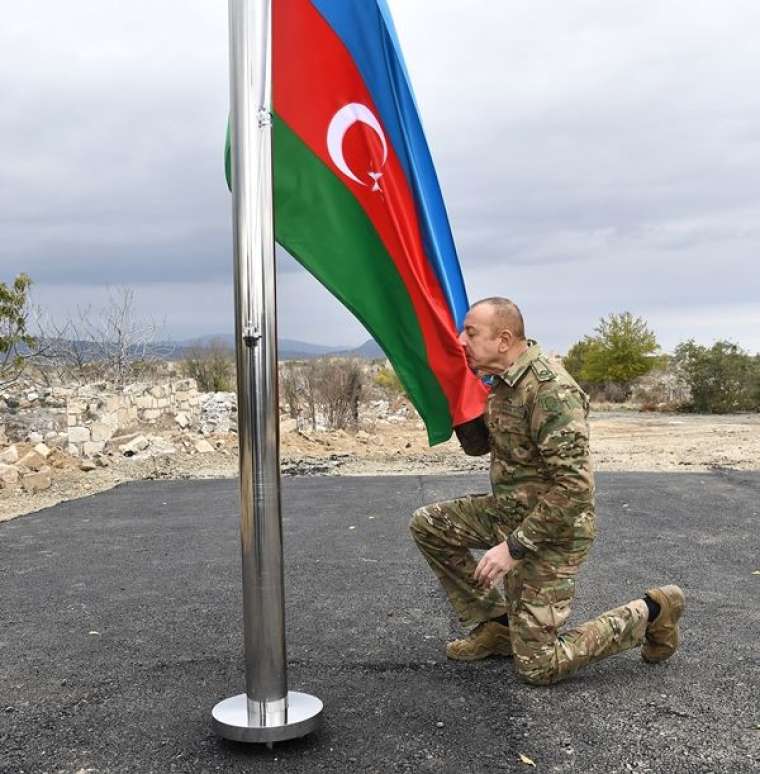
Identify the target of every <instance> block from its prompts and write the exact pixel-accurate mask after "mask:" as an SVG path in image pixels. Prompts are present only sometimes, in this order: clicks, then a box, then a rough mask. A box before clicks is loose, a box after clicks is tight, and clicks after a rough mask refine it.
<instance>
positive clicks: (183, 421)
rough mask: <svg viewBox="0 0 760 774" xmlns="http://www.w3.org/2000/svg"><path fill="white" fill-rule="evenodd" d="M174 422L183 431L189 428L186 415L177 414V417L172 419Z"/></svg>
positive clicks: (188, 420)
mask: <svg viewBox="0 0 760 774" xmlns="http://www.w3.org/2000/svg"><path fill="white" fill-rule="evenodd" d="M174 421H175V422H176V423H177V424H178V425H179V426H180V427H181V428H182V429H183V430H184V429H185V428H186V427H189V426H190V419H189V418H188V416H187V414H185V413H184V412H180V413H179V414H177V416H175V417H174Z"/></svg>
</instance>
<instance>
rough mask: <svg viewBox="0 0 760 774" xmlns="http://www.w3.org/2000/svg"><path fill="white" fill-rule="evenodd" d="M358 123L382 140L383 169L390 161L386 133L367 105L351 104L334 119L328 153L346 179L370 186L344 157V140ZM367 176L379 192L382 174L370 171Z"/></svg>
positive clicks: (342, 109) (330, 128)
mask: <svg viewBox="0 0 760 774" xmlns="http://www.w3.org/2000/svg"><path fill="white" fill-rule="evenodd" d="M357 122H360V123H362V124H366V125H367V126H369V127H370V129H372V130H373V131H374V132H375V134H377V136H378V137H379V138H380V142H381V143H382V146H383V160H382V162H381V163H380V166H381V167H382V166H383V165H384V164H385V162H386V160H387V159H388V144H387V143H386V141H385V133H384V132H383V128H382V126H380V122H379V121H378V120H377V117H376V116H375V114H374V113H373V112H372V111H371V110H370V109H369V108H368V107H367V106H366V105H362V104H361V103H359V102H349V103H348V104H347V105H344V106H343V107H342V108H341V109H340V110H338V112H337V113H336V114H335V115H334V116H333V117H332V119H331V121H330V125H329V126H328V127H327V152H328V153H329V154H330V158H331V159H332V162H333V164H335V166H336V167H337V168H338V169H339V170H340V171H341V172H342V173H343V174H344V175H345V176H346V177H348V178H350V179H351V180H353V181H354V182H356V183H359V185H369V183H365V182H364V181H363V180H361V179H360V178H359V177H357V175H355V174H354V172H353V170H352V169H351V167H349V166H348V164H347V162H346V159H345V157H344V155H343V138H344V137H345V136H346V132H347V131H348V130H349V129H350V128H351V127H352V126H353V125H354V124H355V123H357ZM367 174H368V176H369V177H370V178H371V179H372V181H373V186H372V190H373V191H379V190H380V186H379V185H378V182H377V181H378V180H379V179H380V177H381V176H382V172H372V171H368V172H367Z"/></svg>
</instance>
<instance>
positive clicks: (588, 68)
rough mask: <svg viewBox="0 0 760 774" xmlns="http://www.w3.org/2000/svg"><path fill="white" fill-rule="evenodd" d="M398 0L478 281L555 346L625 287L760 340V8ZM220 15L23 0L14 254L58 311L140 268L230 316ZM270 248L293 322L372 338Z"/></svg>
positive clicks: (5, 177)
mask: <svg viewBox="0 0 760 774" xmlns="http://www.w3.org/2000/svg"><path fill="white" fill-rule="evenodd" d="M391 7H392V10H393V12H394V14H395V20H396V26H397V29H398V32H399V36H400V39H401V42H402V46H403V48H404V52H405V56H406V59H407V64H408V67H409V70H410V73H411V76H412V79H413V82H414V87H415V91H416V95H417V100H418V103H419V105H420V108H421V111H422V115H423V122H424V124H425V127H426V131H427V134H428V139H429V141H430V144H431V148H432V151H433V155H434V158H435V160H436V165H437V169H438V173H439V177H440V180H441V184H442V187H443V190H444V195H445V198H446V201H447V205H448V209H449V213H450V218H451V222H452V227H453V230H454V235H455V239H456V242H457V245H458V248H459V252H460V258H461V262H462V267H463V271H464V273H465V277H466V280H467V282H468V287H469V290H470V295H471V297H472V298H476V297H478V296H482V295H490V294H492V293H493V292H494V291H499V290H500V289H501V290H502V292H504V293H505V294H509V295H511V296H513V297H514V298H515V299H516V300H517V301H518V302H519V303H521V305H522V306H523V307H524V309H525V311H526V314H527V315H528V317H529V320H533V321H534V323H533V326H532V328H533V330H535V331H536V332H537V334H539V335H540V336H541V337H542V338H543V339H545V340H546V341H547V343H548V344H549V345H551V346H552V347H553V348H556V349H562V348H564V347H566V346H567V345H569V344H570V343H572V341H573V340H576V339H578V338H580V337H581V336H582V335H584V334H585V333H588V332H590V330H591V328H592V327H593V326H594V325H595V324H596V321H597V320H598V317H600V316H601V315H603V314H607V313H609V312H610V311H622V310H624V309H630V310H631V311H633V312H635V313H637V314H644V315H645V316H647V318H648V319H650V321H651V322H652V324H653V326H655V330H657V332H658V335H659V336H660V339H661V341H662V342H663V344H664V346H668V347H670V346H673V345H674V344H675V343H677V341H678V340H680V339H682V338H685V337H687V336H690V335H695V336H697V337H698V338H699V337H702V338H703V339H704V340H705V341H706V342H709V341H710V340H712V339H714V338H718V337H725V336H731V337H733V338H735V339H738V340H739V341H740V343H743V344H744V346H746V347H749V348H752V349H757V350H760V326H758V324H757V322H758V319H757V309H758V308H759V307H760V279H759V278H758V277H760V272H753V271H751V267H752V266H753V265H754V263H755V262H756V254H757V245H758V242H759V241H760V226H758V225H757V224H758V223H760V219H759V218H758V215H760V204H758V202H760V179H759V178H758V175H757V169H758V168H759V167H760V94H758V91H757V89H756V88H755V84H756V83H757V82H758V81H760V58H758V57H757V54H756V40H755V38H756V34H755V32H756V30H757V29H758V25H759V24H760V6H757V4H756V3H754V2H749V0H734V2H732V3H730V4H727V5H726V4H724V5H722V6H721V7H718V6H717V5H716V4H714V3H712V2H708V1H707V0H702V1H701V2H699V1H696V2H694V1H693V2H684V1H683V0H669V1H668V2H665V3H654V2H650V3H644V4H642V3H640V2H632V1H631V0H620V1H619V2H615V3H610V2H608V0H571V1H569V2H564V3H556V2H550V1H549V0H535V2H532V3H518V2H511V1H510V2H500V3H494V2H490V0H480V1H479V2H470V3H461V2H454V0H439V1H438V2H437V3H436V13H435V14H431V13H430V3H429V2H427V0H391ZM226 25H227V20H226V8H225V6H224V5H223V4H218V3H207V2H201V0H188V1H187V2H171V3H159V4H156V3H147V2H137V1H136V2H132V3H128V4H126V3H121V2H116V0H111V1H110V2H99V3H86V2H82V1H81V0H80V1H79V2H77V1H76V0H72V2H69V3H66V4H65V5H62V4H59V3H53V2H50V1H48V2H38V3H34V4H15V5H14V6H13V7H12V8H10V9H8V10H7V11H6V13H5V17H4V27H3V31H2V32H0V36H1V38H0V92H1V93H2V94H3V103H2V105H1V106H0V148H2V164H0V228H1V229H2V235H3V238H2V240H1V242H0V278H2V279H8V278H10V277H11V276H12V275H13V274H14V273H15V272H17V271H21V270H24V271H27V272H28V273H30V274H31V275H32V277H33V278H34V279H35V282H36V291H35V292H36V296H37V298H38V300H40V301H43V300H44V301H45V302H46V303H48V304H49V305H50V306H51V307H52V308H55V309H59V308H60V309H61V310H63V308H64V306H66V304H69V305H74V304H75V303H81V301H82V300H83V299H96V298H97V297H98V294H100V296H101V298H104V297H105V292H104V290H103V288H104V286H105V285H106V284H112V285H119V284H122V285H123V284H131V285H134V286H135V287H136V289H137V295H138V299H142V300H141V304H142V308H144V309H145V310H146V311H151V310H153V309H154V308H155V309H156V310H160V312H161V314H162V315H163V314H165V316H166V320H167V328H168V329H169V331H170V332H174V333H175V334H176V335H178V336H186V335H193V334H194V333H198V334H201V333H210V332H213V331H216V330H223V329H227V330H229V329H230V328H231V327H232V315H231V312H230V304H229V299H230V298H231V296H230V294H231V289H230V285H231V255H230V249H231V233H230V232H231V225H230V209H229V204H230V202H229V194H228V192H227V190H226V186H225V183H224V178H223V174H222V149H223V139H224V129H225V123H226V114H227V108H228V82H227V68H228V64H227V27H226ZM279 267H280V272H281V277H280V321H281V322H280V328H281V332H283V335H287V336H288V337H291V338H303V339H307V340H312V341H322V342H325V343H339V344H344V343H345V344H351V343H358V342H359V341H361V340H362V338H363V337H364V332H363V331H362V329H361V326H360V325H359V324H358V323H356V322H355V321H353V320H352V318H351V317H350V316H349V315H348V313H346V312H345V311H344V310H342V309H341V308H340V307H339V305H338V303H337V302H336V301H334V300H333V299H332V298H331V297H329V296H328V295H327V294H326V293H325V292H324V291H323V290H322V289H321V288H320V287H319V286H318V285H317V284H316V283H315V282H314V281H313V280H312V279H311V278H310V277H308V276H306V275H304V273H303V271H302V270H301V269H300V267H299V266H298V265H297V264H296V263H295V262H294V261H293V260H292V259H291V258H289V257H288V256H285V255H284V254H282V253H281V254H280V257H279ZM225 299H227V300H225ZM61 313H62V312H61Z"/></svg>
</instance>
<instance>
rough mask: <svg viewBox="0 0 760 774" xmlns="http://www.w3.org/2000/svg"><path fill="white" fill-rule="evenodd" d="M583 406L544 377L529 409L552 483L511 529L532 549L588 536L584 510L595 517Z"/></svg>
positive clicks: (567, 390)
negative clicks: (523, 517) (515, 526)
mask: <svg viewBox="0 0 760 774" xmlns="http://www.w3.org/2000/svg"><path fill="white" fill-rule="evenodd" d="M586 414H587V406H586V405H584V402H583V400H582V399H581V397H580V396H579V395H578V394H577V393H576V392H575V391H574V390H572V389H571V388H568V387H567V386H566V385H562V384H559V383H557V382H556V381H551V382H545V383H543V384H542V385H541V386H540V388H539V390H538V393H537V395H536V399H535V404H534V406H533V409H532V413H531V436H532V438H533V441H534V443H535V444H536V446H537V448H538V451H539V453H540V455H541V458H542V460H543V463H544V466H545V470H546V472H547V473H548V474H549V476H550V478H551V481H552V485H551V487H550V489H549V490H548V491H547V492H546V493H545V494H544V495H542V496H541V497H540V498H539V501H538V503H537V504H536V506H535V507H534V508H533V510H531V511H530V513H529V514H528V515H527V516H526V517H525V519H524V520H523V522H522V524H520V526H519V527H518V528H517V529H516V530H515V531H514V532H513V536H514V538H515V539H516V540H517V541H518V542H519V543H521V544H522V545H523V546H525V547H526V548H527V549H528V550H533V551H535V550H536V549H537V547H538V546H539V545H540V544H541V543H544V542H548V543H558V542H559V543H567V542H570V541H574V540H576V539H578V538H583V539H584V540H588V539H590V538H591V537H593V535H586V532H587V530H586V529H585V526H584V524H585V521H586V518H587V516H586V515H587V514H590V516H591V522H592V523H593V508H594V477H593V473H592V470H591V459H590V452H589V430H588V423H587V421H586Z"/></svg>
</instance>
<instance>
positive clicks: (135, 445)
mask: <svg viewBox="0 0 760 774" xmlns="http://www.w3.org/2000/svg"><path fill="white" fill-rule="evenodd" d="M148 445H149V442H148V439H147V438H146V437H145V436H144V435H138V436H137V437H136V438H133V439H132V440H131V441H130V442H129V443H124V444H122V445H121V446H119V451H120V452H121V453H122V454H123V455H124V456H125V457H132V456H133V455H135V454H137V452H141V451H142V450H143V449H147V448H148Z"/></svg>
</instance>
